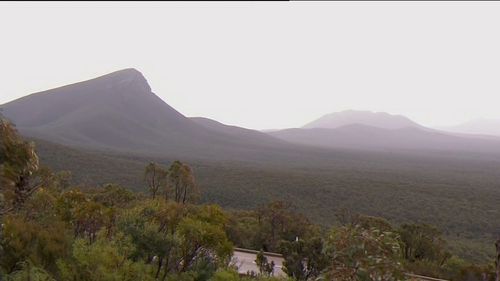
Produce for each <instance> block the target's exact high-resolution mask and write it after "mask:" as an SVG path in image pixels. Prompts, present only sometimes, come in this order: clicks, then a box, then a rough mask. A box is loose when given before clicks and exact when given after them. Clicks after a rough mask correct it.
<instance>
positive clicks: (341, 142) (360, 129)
mask: <svg viewBox="0 0 500 281" xmlns="http://www.w3.org/2000/svg"><path fill="white" fill-rule="evenodd" d="M269 134H270V135H271V136H274V137H276V138H279V139H282V140H284V141H287V142H291V143H296V144H302V145H310V146H316V147H325V148H337V149H339V148H349V149H361V150H386V151H402V150H406V151H408V150H411V151H424V150H425V151H457V152H458V151H459V152H485V153H500V139H483V138H475V137H460V136H456V135H453V134H449V133H446V132H441V131H434V130H430V129H425V128H424V129H422V128H418V127H405V128H399V129H384V128H377V127H372V126H366V125H360V124H353V125H346V126H342V127H338V128H335V129H326V128H311V129H303V128H296V129H286V130H281V131H276V132H270V133H269Z"/></svg>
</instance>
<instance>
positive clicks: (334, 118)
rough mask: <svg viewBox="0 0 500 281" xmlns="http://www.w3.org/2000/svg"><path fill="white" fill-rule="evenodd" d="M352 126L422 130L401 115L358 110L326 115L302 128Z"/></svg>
mask: <svg viewBox="0 0 500 281" xmlns="http://www.w3.org/2000/svg"><path fill="white" fill-rule="evenodd" d="M353 124H360V125H366V126H370V127H376V128H382V129H402V128H407V127H413V128H422V126H420V125H419V124H417V123H415V122H413V121H412V120H410V119H408V118H407V117H405V116H402V115H392V114H389V113H385V112H371V111H358V110H346V111H342V112H334V113H331V114H327V115H324V116H323V117H321V118H319V119H317V120H314V121H312V122H310V123H308V124H306V125H304V126H303V127H302V128H305V129H311V128H325V129H336V128H340V127H343V126H348V125H353Z"/></svg>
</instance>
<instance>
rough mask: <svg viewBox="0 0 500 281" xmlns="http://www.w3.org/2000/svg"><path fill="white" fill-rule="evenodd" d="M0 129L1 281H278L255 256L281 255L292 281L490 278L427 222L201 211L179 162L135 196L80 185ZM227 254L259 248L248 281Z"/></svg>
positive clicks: (149, 174) (285, 209)
mask: <svg viewBox="0 0 500 281" xmlns="http://www.w3.org/2000/svg"><path fill="white" fill-rule="evenodd" d="M0 125H1V126H0V130H1V132H0V133H1V135H0V137H1V138H0V160H1V162H0V165H1V166H0V176H1V181H2V185H1V189H0V191H1V197H0V199H1V201H0V202H1V205H0V207H1V209H0V215H1V216H0V220H1V221H0V225H1V226H2V229H0V230H1V231H0V233H1V236H0V257H1V259H0V278H3V279H4V280H19V281H21V280H79V281H87V280H88V281H91V280H92V281H101V280H102V281H108V280H109V281H114V280H116V281H118V280H120V281H122V280H193V281H194V280H246V279H248V278H251V279H249V280H256V279H257V280H279V278H277V277H274V276H272V275H273V274H272V272H273V270H272V269H273V267H274V264H273V262H269V261H268V260H267V258H266V257H265V256H264V255H263V254H262V253H263V252H262V251H263V250H265V251H276V252H281V253H283V256H284V259H285V262H284V271H285V272H286V273H287V274H288V275H289V278H290V279H291V280H316V279H317V278H323V279H325V280H372V281H375V280H403V279H404V278H405V277H404V274H403V273H404V272H413V273H417V274H427V275H431V276H435V277H442V278H449V279H451V280H485V279H483V277H484V276H486V278H487V279H486V280H493V278H494V277H493V276H494V266H493V259H492V260H491V261H490V262H488V263H484V264H471V263H469V262H466V261H464V260H462V259H460V258H459V257H457V256H454V255H452V254H450V252H449V247H448V245H447V243H446V239H445V237H443V236H442V234H441V233H440V232H439V231H438V230H437V229H436V228H434V227H432V226H429V225H426V224H420V223H418V224H415V223H406V224H402V225H400V226H397V225H392V224H391V223H389V222H388V221H386V220H385V219H383V218H379V217H372V216H362V215H357V214H353V213H352V212H350V211H347V210H344V211H342V212H337V213H336V217H337V221H338V222H339V224H340V225H337V226H330V227H325V226H324V225H318V224H315V223H314V222H312V221H311V220H309V219H308V218H307V217H305V216H303V215H301V214H300V213H298V212H296V211H294V208H293V205H292V204H290V203H286V202H285V201H273V202H271V203H268V204H263V205H260V206H259V207H258V208H256V209H252V210H232V209H226V210H224V209H222V208H221V207H220V206H218V205H216V204H203V202H201V204H200V203H198V199H199V193H200V190H199V189H198V184H197V182H196V181H195V178H194V174H193V169H192V168H191V167H190V166H189V165H187V164H185V163H182V162H180V161H174V162H172V164H171V165H170V167H169V168H167V167H163V166H161V165H160V164H155V163H150V164H149V165H147V166H146V168H145V169H144V167H142V169H141V173H143V179H144V183H143V185H142V186H143V189H142V191H141V192H131V191H129V190H128V189H126V188H124V187H121V186H120V185H117V184H105V185H103V186H101V187H99V188H91V187H86V188H84V189H82V188H78V187H76V186H75V185H73V184H70V183H69V175H68V173H66V172H62V173H54V172H51V171H50V170H48V169H45V168H40V166H39V164H38V162H39V161H38V156H37V154H36V153H35V152H34V147H33V145H32V144H31V143H28V142H25V141H24V140H22V139H21V138H20V137H19V135H18V134H17V132H16V131H15V130H14V129H13V128H12V126H11V125H10V124H9V123H7V122H5V121H3V120H2V121H1V123H0ZM42 163H43V162H42ZM235 245H236V246H240V247H246V248H251V249H257V250H261V252H260V253H259V254H258V255H257V259H256V261H255V262H256V264H257V265H258V267H259V269H260V270H259V271H260V272H259V273H258V274H257V276H253V277H240V276H239V275H238V274H237V272H236V271H235V269H234V268H233V267H232V266H231V265H230V264H231V263H230V257H231V255H232V251H233V247H234V246H235ZM492 247H493V245H492ZM252 278H253V279H252Z"/></svg>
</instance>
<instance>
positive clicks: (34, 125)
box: [0, 69, 500, 160]
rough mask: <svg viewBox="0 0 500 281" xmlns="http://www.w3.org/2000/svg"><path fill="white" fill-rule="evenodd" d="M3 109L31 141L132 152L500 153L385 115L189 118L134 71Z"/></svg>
mask: <svg viewBox="0 0 500 281" xmlns="http://www.w3.org/2000/svg"><path fill="white" fill-rule="evenodd" d="M0 108H1V109H2V112H3V114H4V115H5V116H6V117H8V118H9V119H11V120H12V121H13V122H14V123H15V124H16V126H17V127H18V129H19V130H20V132H21V133H23V134H25V135H27V136H30V137H35V138H38V139H43V140H48V141H51V142H55V143H59V144H63V145H68V146H73V147H84V148H92V149H99V150H103V149H104V150H113V151H122V152H126V153H128V154H141V155H145V154H148V155H155V156H161V155H163V156H172V157H175V156H182V157H190V158H205V159H225V160H241V159H250V158H252V159H269V158H272V157H274V156H276V157H282V158H283V159H289V157H288V156H289V155H292V154H293V155H295V157H299V156H300V157H303V156H304V155H306V154H307V153H309V152H310V151H311V149H310V148H311V147H318V148H321V149H345V148H349V149H359V150H384V151H386V150H391V151H398V150H416V151H418V150H432V151H434V150H447V151H449V150H453V151H476V152H499V151H500V141H499V140H498V139H496V138H494V139H488V140H487V139H483V138H479V137H473V136H468V135H457V134H451V133H445V132H442V131H437V130H433V129H429V128H425V127H423V126H421V125H419V124H417V123H416V122H413V121H412V120H410V119H408V118H406V117H404V116H401V115H391V114H388V113H383V112H377V113H375V112H369V111H353V110H349V111H343V112H338V113H332V114H328V115H325V116H323V117H321V118H319V119H317V120H315V121H312V122H310V123H308V124H306V125H305V126H304V127H302V128H294V129H285V130H273V131H267V132H259V131H255V130H249V129H244V128H240V127H237V126H228V125H224V124H222V123H219V122H217V121H214V120H210V119H207V118H203V117H195V118H188V117H186V116H184V115H182V114H181V113H179V112H178V111H176V110H175V109H174V108H172V107H171V106H169V105H168V104H167V103H165V102H164V101H163V100H162V99H160V98H159V97H158V96H156V95H155V94H154V93H153V92H152V90H151V88H150V86H149V84H148V83H147V80H146V78H145V77H144V76H143V75H142V74H141V73H140V72H139V71H137V70H135V69H124V70H120V71H116V72H113V73H110V74H107V75H104V76H101V77H98V78H95V79H91V80H88V81H83V82H79V83H75V84H71V85H67V86H63V87H59V88H56V89H52V90H47V91H44V92H39V93H35V94H31V95H28V96H25V97H23V98H20V99H17V100H14V101H12V102H9V103H6V104H4V105H1V106H0ZM492 127H494V126H492ZM307 151H309V152H307ZM285 156H286V157H285Z"/></svg>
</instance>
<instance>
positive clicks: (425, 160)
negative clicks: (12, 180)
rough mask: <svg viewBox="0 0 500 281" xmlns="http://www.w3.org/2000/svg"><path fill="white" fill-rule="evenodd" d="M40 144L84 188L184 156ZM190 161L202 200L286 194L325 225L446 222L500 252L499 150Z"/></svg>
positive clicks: (457, 241)
mask: <svg viewBox="0 0 500 281" xmlns="http://www.w3.org/2000/svg"><path fill="white" fill-rule="evenodd" d="M36 143H37V152H38V154H39V156H40V160H41V161H42V163H44V164H45V165H47V166H49V167H50V168H51V169H53V170H56V171H58V170H59V171H60V170H68V171H71V174H72V180H71V183H72V184H73V185H78V186H79V187H80V188H82V189H84V190H86V189H89V188H92V187H95V186H102V185H105V184H107V183H117V184H119V185H121V186H123V187H126V188H129V189H131V190H134V191H145V182H144V173H143V172H144V167H145V166H146V165H148V164H149V163H150V161H151V160H153V161H156V162H157V163H160V164H161V165H165V166H168V165H170V164H171V163H173V161H174V160H175V159H165V158H143V157H141V156H125V155H122V154H120V155H118V154H111V153H106V152H93V151H86V150H83V149H73V148H68V147H65V146H61V145H57V144H53V143H48V142H46V141H41V140H36ZM182 160H183V161H184V162H189V163H190V166H191V167H192V170H193V174H194V175H195V177H196V180H197V183H198V186H199V187H200V188H201V189H202V190H203V192H202V193H201V197H200V203H211V204H214V203H215V204H218V205H220V206H222V207H223V208H225V209H231V210H252V209H255V208H258V207H259V206H261V205H264V204H267V203H268V202H270V201H276V200H281V201H286V202H290V203H291V204H292V205H293V206H294V207H295V208H296V210H297V211H298V212H299V213H302V214H304V215H305V216H306V217H307V218H308V219H310V220H311V221H313V222H314V223H318V224H320V225H323V226H331V225H336V224H338V223H339V222H338V218H337V217H336V216H335V214H337V213H338V212H340V211H341V210H342V209H348V210H350V211H351V212H353V213H362V214H367V215H370V216H379V217H384V218H386V219H387V220H389V221H390V222H391V223H392V224H394V225H400V224H404V223H415V222H418V223H426V224H430V225H434V226H437V227H438V229H439V230H440V231H441V232H442V233H443V236H444V237H445V238H446V240H447V241H448V244H449V247H450V251H451V252H452V254H455V255H457V256H459V257H461V258H463V259H465V260H467V261H469V262H480V263H484V262H488V261H490V260H491V259H492V258H493V257H494V248H492V247H491V244H492V243H494V241H495V240H496V239H497V237H496V235H497V231H498V223H497V222H498V214H499V212H500V205H499V204H498V202H500V192H498V186H499V185H498V183H500V173H498V171H500V163H499V162H498V160H496V159H494V158H491V159H490V158H487V157H484V158H477V157H475V156H474V157H472V156H471V157H469V156H467V155H465V154H463V155H462V154H461V155H454V154H450V155H438V154H436V155H427V156H425V157H424V156H421V155H420V156H415V155H412V154H407V155H403V154H377V153H368V152H363V153H361V152H349V153H347V152H337V153H336V154H335V159H332V161H331V162H328V163H324V162H320V160H317V161H306V162H296V161H289V162H286V163H283V162H280V163H277V162H273V161H266V162H265V163H261V164H256V163H248V162H220V161H219V162H203V161H200V160H195V159H189V158H185V159H182Z"/></svg>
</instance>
